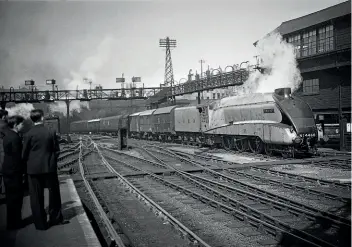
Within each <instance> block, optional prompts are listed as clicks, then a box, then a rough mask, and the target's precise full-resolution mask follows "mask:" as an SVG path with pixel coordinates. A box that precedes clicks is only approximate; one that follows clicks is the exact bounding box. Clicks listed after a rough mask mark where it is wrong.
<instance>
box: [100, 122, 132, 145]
mask: <svg viewBox="0 0 352 247" xmlns="http://www.w3.org/2000/svg"><path fill="white" fill-rule="evenodd" d="M100 132H101V133H102V134H108V135H113V136H116V137H117V148H118V149H119V150H121V149H122V148H123V147H126V146H127V132H128V115H119V116H112V117H106V118H101V119H100Z"/></svg>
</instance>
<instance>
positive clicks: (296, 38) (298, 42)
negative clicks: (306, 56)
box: [287, 34, 301, 57]
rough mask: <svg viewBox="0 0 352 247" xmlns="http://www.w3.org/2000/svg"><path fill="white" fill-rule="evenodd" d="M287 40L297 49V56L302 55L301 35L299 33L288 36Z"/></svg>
mask: <svg viewBox="0 0 352 247" xmlns="http://www.w3.org/2000/svg"><path fill="white" fill-rule="evenodd" d="M287 42H288V43H290V44H292V45H293V47H294V49H295V54H296V57H300V56H301V35H299V34H297V35H294V36H291V37H288V39H287Z"/></svg>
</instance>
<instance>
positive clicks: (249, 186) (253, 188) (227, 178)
mask: <svg viewBox="0 0 352 247" xmlns="http://www.w3.org/2000/svg"><path fill="white" fill-rule="evenodd" d="M151 151H152V150H151ZM153 154H157V156H158V158H159V159H160V158H161V159H163V156H170V157H173V158H174V159H179V160H181V161H183V162H187V163H192V164H194V165H195V166H200V167H203V168H204V172H203V173H202V174H200V176H201V177H205V178H212V179H214V180H217V181H219V182H221V183H225V184H228V185H231V186H236V187H237V186H238V187H239V188H241V189H245V190H247V191H250V192H253V193H255V194H258V195H263V196H266V197H269V198H274V199H280V201H281V202H284V203H286V204H289V205H295V206H299V207H301V208H305V209H307V210H310V211H313V212H316V213H319V214H322V215H327V216H329V217H331V218H333V219H338V220H340V221H342V222H346V223H348V222H350V221H345V220H344V219H341V217H339V216H337V215H333V214H330V213H328V212H325V211H326V210H327V209H332V210H334V208H339V207H341V206H343V205H344V203H342V202H346V201H347V203H350V198H347V200H344V199H346V198H342V199H343V200H342V201H341V202H336V201H335V200H334V201H332V200H330V199H328V198H327V199H326V200H327V201H328V202H330V203H334V204H333V205H334V206H335V207H331V206H330V207H321V205H320V204H321V203H322V201H324V200H323V198H319V197H318V198H317V199H318V200H319V204H317V203H315V204H313V205H312V206H309V205H307V203H304V202H305V201H308V202H309V200H306V199H305V198H304V197H303V198H299V197H302V196H301V195H300V193H302V192H301V191H299V193H298V194H297V193H296V194H297V195H296V196H294V197H293V196H292V193H293V192H294V191H289V192H287V191H286V193H278V190H273V192H271V191H270V190H268V189H267V188H266V189H264V188H263V186H260V182H261V181H260V182H259V184H258V179H256V180H254V181H244V180H243V179H238V178H236V177H234V176H232V174H228V170H229V169H225V170H223V171H220V172H217V171H214V170H212V169H209V168H206V167H205V166H203V165H202V164H199V163H197V162H194V161H190V160H187V159H185V158H183V157H178V156H177V154H174V153H173V152H165V153H164V154H163V155H161V156H160V154H161V153H160V152H157V153H154V152H153ZM296 182H297V181H296ZM340 185H341V184H340ZM341 186H344V185H341ZM264 187H265V186H264ZM266 187H267V186H266ZM292 187H293V186H291V188H292ZM280 189H281V185H280ZM347 190H348V189H347ZM308 191H309V190H308ZM319 193H324V192H322V191H319ZM348 194H350V193H349V192H348V193H347V195H348ZM280 195H281V196H280ZM312 196H314V195H311V194H309V193H308V197H312ZM334 196H335V195H334ZM297 197H298V198H297ZM289 198H291V199H289ZM297 199H300V200H297ZM313 206H317V207H318V208H314V207H313ZM319 208H320V209H319ZM349 224H350V223H349Z"/></svg>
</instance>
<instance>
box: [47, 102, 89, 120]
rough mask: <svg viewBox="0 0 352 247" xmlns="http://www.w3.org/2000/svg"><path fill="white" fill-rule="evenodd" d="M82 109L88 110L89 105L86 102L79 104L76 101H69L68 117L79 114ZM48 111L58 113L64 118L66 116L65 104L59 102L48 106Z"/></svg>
mask: <svg viewBox="0 0 352 247" xmlns="http://www.w3.org/2000/svg"><path fill="white" fill-rule="evenodd" d="M82 108H86V109H89V104H88V102H80V101H78V100H74V101H71V103H70V113H69V115H70V116H72V114H73V112H78V113H79V112H81V110H82ZM49 109H50V111H51V112H53V113H54V112H60V113H62V114H63V115H64V116H66V115H67V108H66V103H65V102H62V101H59V102H55V103H52V104H50V105H49Z"/></svg>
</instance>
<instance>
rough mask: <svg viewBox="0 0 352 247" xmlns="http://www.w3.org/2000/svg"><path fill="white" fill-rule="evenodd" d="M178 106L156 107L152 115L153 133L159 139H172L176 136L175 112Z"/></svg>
mask: <svg viewBox="0 0 352 247" xmlns="http://www.w3.org/2000/svg"><path fill="white" fill-rule="evenodd" d="M176 107H177V106H168V107H163V108H159V109H156V110H155V111H154V112H153V115H152V123H153V135H154V138H155V139H157V140H162V141H166V140H172V139H174V138H175V135H176V132H175V114H174V110H175V108H176Z"/></svg>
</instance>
